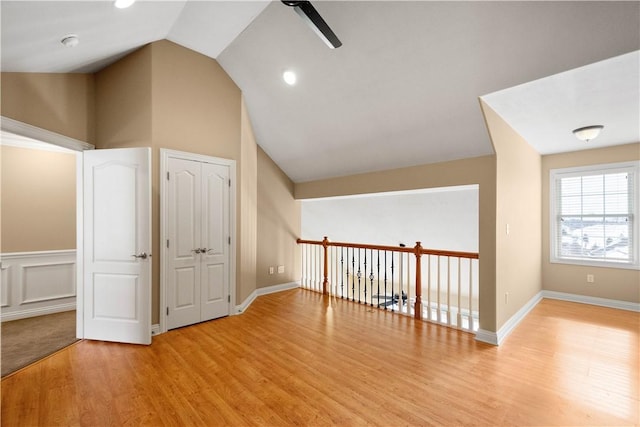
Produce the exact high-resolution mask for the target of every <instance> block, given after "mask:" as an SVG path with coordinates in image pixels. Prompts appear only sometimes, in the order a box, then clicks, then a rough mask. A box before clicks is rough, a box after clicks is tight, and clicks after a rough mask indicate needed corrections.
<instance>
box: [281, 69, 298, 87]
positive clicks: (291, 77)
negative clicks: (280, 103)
mask: <svg viewBox="0 0 640 427" xmlns="http://www.w3.org/2000/svg"><path fill="white" fill-rule="evenodd" d="M282 78H283V79H284V81H285V83H286V84H288V85H289V86H293V85H294V84H296V81H297V80H298V77H297V76H296V73H294V72H293V71H285V72H284V73H282Z"/></svg>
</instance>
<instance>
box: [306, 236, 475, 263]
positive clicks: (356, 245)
mask: <svg viewBox="0 0 640 427" xmlns="http://www.w3.org/2000/svg"><path fill="white" fill-rule="evenodd" d="M325 239H326V237H325ZM296 242H297V243H298V244H307V245H319V246H324V245H325V243H324V240H305V239H297V240H296ZM326 244H327V246H336V247H342V248H347V247H348V248H359V249H373V250H380V251H395V252H405V253H409V254H414V253H415V252H416V248H415V247H413V248H409V247H401V246H385V245H371V244H368V243H345V242H332V241H330V240H327V243H326ZM420 253H421V254H422V255H439V256H450V257H457V258H471V259H478V253H477V252H459V251H445V250H440V249H425V248H422V247H420Z"/></svg>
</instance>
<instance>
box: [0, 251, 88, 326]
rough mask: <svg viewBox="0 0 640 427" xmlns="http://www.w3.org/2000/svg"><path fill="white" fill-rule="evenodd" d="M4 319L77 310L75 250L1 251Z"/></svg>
mask: <svg viewBox="0 0 640 427" xmlns="http://www.w3.org/2000/svg"><path fill="white" fill-rule="evenodd" d="M1 257H2V269H1V270H2V285H1V288H2V289H1V292H0V297H1V303H2V316H1V318H2V321H6V320H15V319H23V318H26V317H33V316H40V315H44V314H50V313H57V312H60V311H67V310H74V309H75V306H76V251H75V250H61V251H43V252H20V253H7V254H2V255H1Z"/></svg>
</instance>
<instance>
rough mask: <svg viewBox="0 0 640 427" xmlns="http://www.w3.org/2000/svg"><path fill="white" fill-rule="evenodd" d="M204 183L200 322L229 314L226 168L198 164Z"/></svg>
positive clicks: (227, 182)
mask: <svg viewBox="0 0 640 427" xmlns="http://www.w3.org/2000/svg"><path fill="white" fill-rule="evenodd" d="M202 176H203V181H204V187H205V188H204V189H205V191H204V192H203V205H204V206H206V208H205V211H204V216H203V221H202V235H203V236H204V239H205V245H206V246H205V247H206V248H207V251H206V253H203V254H202V264H203V267H202V279H201V283H202V293H203V295H204V297H203V301H202V316H201V318H202V320H210V319H215V318H218V317H222V316H228V315H229V302H228V299H227V296H228V295H229V168H228V167H227V166H223V165H215V164H211V163H203V164H202Z"/></svg>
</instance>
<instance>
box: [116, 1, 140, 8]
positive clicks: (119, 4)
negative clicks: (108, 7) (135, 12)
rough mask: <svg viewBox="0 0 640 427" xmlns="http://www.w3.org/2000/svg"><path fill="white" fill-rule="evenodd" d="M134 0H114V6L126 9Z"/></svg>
mask: <svg viewBox="0 0 640 427" xmlns="http://www.w3.org/2000/svg"><path fill="white" fill-rule="evenodd" d="M135 1H136V0H116V1H115V2H114V5H115V7H117V8H118V9H126V8H128V7H129V6H131V5H132V4H133V3H134V2H135Z"/></svg>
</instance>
